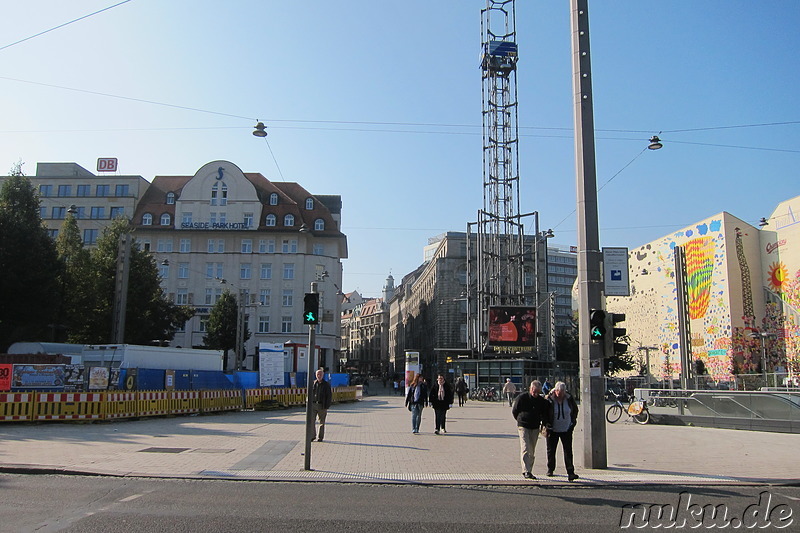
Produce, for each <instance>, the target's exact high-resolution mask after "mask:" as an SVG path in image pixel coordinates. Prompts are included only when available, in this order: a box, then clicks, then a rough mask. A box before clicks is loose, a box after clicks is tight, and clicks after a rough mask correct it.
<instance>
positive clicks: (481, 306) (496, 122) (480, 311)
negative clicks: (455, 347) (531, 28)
mask: <svg viewBox="0 0 800 533" xmlns="http://www.w3.org/2000/svg"><path fill="white" fill-rule="evenodd" d="M514 11H515V6H514V0H487V2H486V8H485V9H483V10H481V33H482V42H483V49H482V54H481V70H482V75H483V91H482V94H483V209H482V210H480V211H479V212H478V222H477V243H476V246H477V249H476V250H475V252H476V260H475V263H476V264H475V269H476V270H477V272H470V275H471V276H475V277H476V278H477V285H476V290H475V293H476V295H477V302H476V303H477V305H476V307H474V308H473V309H474V312H475V313H476V315H477V316H476V317H475V321H476V323H477V324H476V325H477V332H475V333H477V335H476V336H475V338H474V340H473V345H474V346H475V347H476V348H477V349H478V351H479V352H480V353H483V346H485V340H486V339H485V332H486V331H488V308H489V306H495V305H522V304H524V303H525V295H524V269H523V259H524V255H523V250H524V248H523V240H524V239H523V227H522V225H521V221H520V200H519V163H518V155H519V142H518V141H519V132H518V127H517V76H516V71H517V43H516V23H515V20H514ZM469 226H470V225H468V226H467V230H468V233H469V230H470V227H469ZM468 240H469V241H470V242H471V241H472V238H471V237H470V239H468ZM470 262H471V261H470ZM470 270H472V269H471V268H470Z"/></svg>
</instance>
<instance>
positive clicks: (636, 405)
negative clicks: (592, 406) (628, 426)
mask: <svg viewBox="0 0 800 533" xmlns="http://www.w3.org/2000/svg"><path fill="white" fill-rule="evenodd" d="M620 396H621V395H619V394H614V398H615V399H614V403H613V404H611V405H609V406H608V409H606V420H608V421H609V423H611V424H613V423H614V422H616V421H617V420H619V419H620V418H622V413H623V412H625V413H628V419H631V418H632V419H633V421H634V422H636V423H637V424H647V423H648V422H649V421H650V411H649V410H648V409H647V401H646V400H639V401H634V399H633V398H631V401H630V403H629V404H628V406H627V407H625V405H624V404H623V403H622V401H620Z"/></svg>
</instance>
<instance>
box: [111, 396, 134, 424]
mask: <svg viewBox="0 0 800 533" xmlns="http://www.w3.org/2000/svg"><path fill="white" fill-rule="evenodd" d="M137 397H138V393H136V392H108V393H106V402H105V403H106V406H105V415H106V416H105V417H106V418H107V419H113V418H135V417H137V416H139V403H138V398H137Z"/></svg>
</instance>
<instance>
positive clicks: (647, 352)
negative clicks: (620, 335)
mask: <svg viewBox="0 0 800 533" xmlns="http://www.w3.org/2000/svg"><path fill="white" fill-rule="evenodd" d="M642 350H644V361H645V362H644V364H645V366H646V368H647V386H648V387H649V386H650V383H651V380H650V374H651V372H650V350H658V347H657V346H639V351H640V352H641V351H642Z"/></svg>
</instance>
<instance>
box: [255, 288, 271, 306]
mask: <svg viewBox="0 0 800 533" xmlns="http://www.w3.org/2000/svg"><path fill="white" fill-rule="evenodd" d="M271 293H272V291H271V290H270V289H261V294H259V295H258V301H259V302H261V305H264V306H267V305H269V297H270V294H271Z"/></svg>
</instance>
